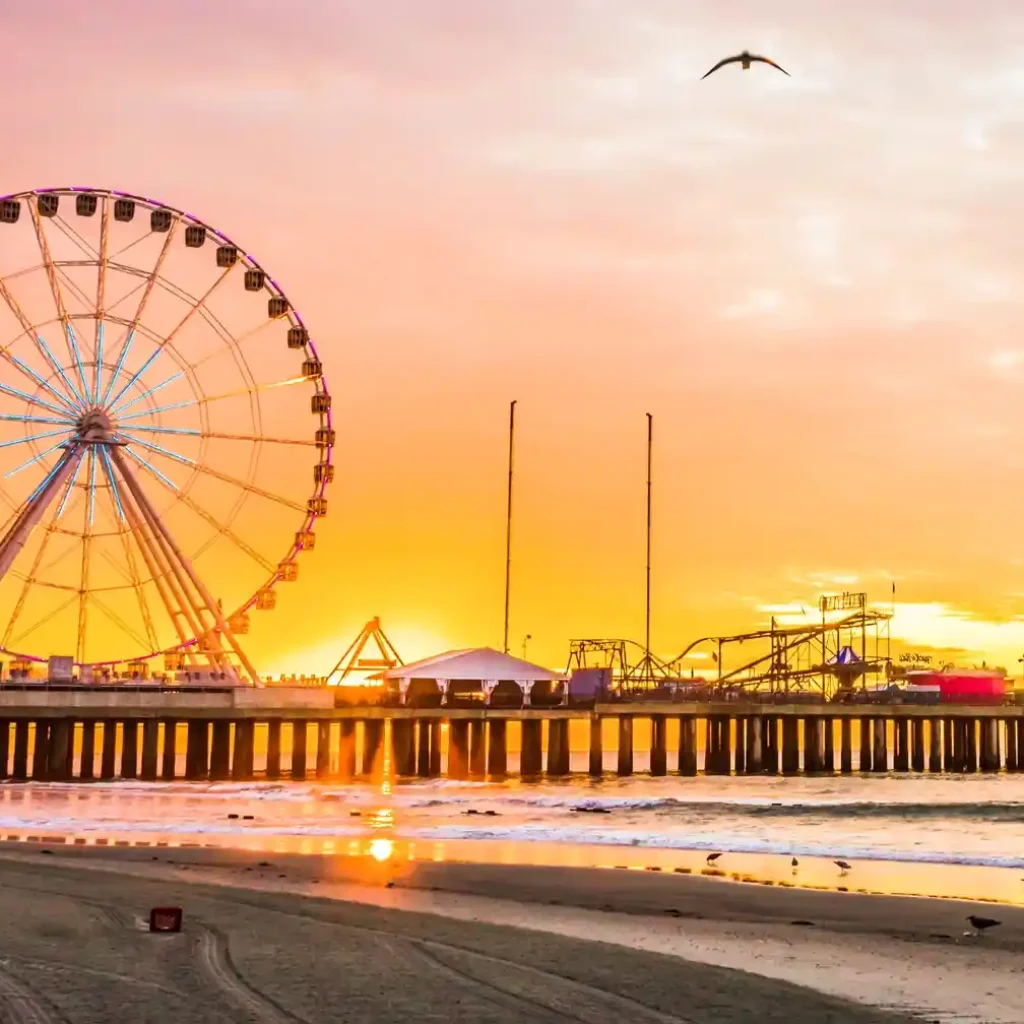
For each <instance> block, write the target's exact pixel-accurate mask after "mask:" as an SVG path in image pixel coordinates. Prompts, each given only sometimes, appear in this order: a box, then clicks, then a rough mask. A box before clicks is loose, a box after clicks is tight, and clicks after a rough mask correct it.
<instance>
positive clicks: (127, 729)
mask: <svg viewBox="0 0 1024 1024" xmlns="http://www.w3.org/2000/svg"><path fill="white" fill-rule="evenodd" d="M138 777H139V723H138V722H137V721H135V720H134V719H129V720H128V721H125V722H122V723H121V778H122V779H137V778H138Z"/></svg>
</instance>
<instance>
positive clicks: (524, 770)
mask: <svg viewBox="0 0 1024 1024" xmlns="http://www.w3.org/2000/svg"><path fill="white" fill-rule="evenodd" d="M543 724H544V723H543V722H542V721H541V719H539V718H526V719H523V723H522V732H523V735H522V742H521V744H520V747H521V749H520V752H519V775H520V777H521V778H524V779H535V778H537V777H538V776H539V775H541V773H542V772H543V768H544V761H543V741H542V736H541V726H542V725H543Z"/></svg>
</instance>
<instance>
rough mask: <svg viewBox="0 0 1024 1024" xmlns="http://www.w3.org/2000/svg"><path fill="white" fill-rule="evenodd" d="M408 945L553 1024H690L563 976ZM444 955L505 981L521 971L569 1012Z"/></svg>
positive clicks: (424, 943) (423, 943) (443, 948)
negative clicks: (612, 1023)
mask: <svg viewBox="0 0 1024 1024" xmlns="http://www.w3.org/2000/svg"><path fill="white" fill-rule="evenodd" d="M411 945H413V947H414V948H415V949H416V950H417V951H418V952H419V953H420V954H421V955H423V956H424V958H425V959H427V960H428V961H429V962H430V963H431V964H432V965H434V966H435V968H437V967H440V968H442V969H444V970H446V971H448V972H451V973H453V974H455V975H457V976H458V977H459V978H460V979H462V980H463V981H470V982H475V983H476V984H477V985H480V986H483V987H484V988H486V989H489V990H491V991H492V992H496V993H504V994H505V995H507V996H509V997H511V998H513V999H516V1000H519V1001H520V1002H521V1003H526V1004H527V1005H529V1006H531V1007H534V1008H540V1009H542V1010H544V1011H545V1012H546V1013H547V1014H549V1015H555V1016H553V1017H552V1019H554V1020H561V1021H577V1022H579V1024H604V1022H605V1021H607V1020H609V1019H620V1020H628V1021H630V1022H631V1024H693V1022H692V1021H690V1019H689V1018H686V1017H677V1016H675V1015H673V1014H669V1013H663V1012H661V1011H660V1010H655V1009H652V1008H651V1007H649V1006H645V1005H644V1004H643V1003H640V1002H637V1001H636V1000H635V999H630V998H629V997H628V996H622V995H619V994H618V993H616V992H609V991H607V990H606V989H602V988H598V987H596V986H595V985H588V984H586V983H585V982H582V981H576V980H575V979H573V978H567V977H566V976H565V975H563V974H556V973H554V972H552V971H545V970H542V969H541V968H538V967H533V966H530V965H528V964H522V963H517V962H515V961H513V960H505V959H504V958H501V957H493V956H488V955H487V954H485V953H478V952H476V951H475V950H467V949H461V948H459V947H458V946H451V945H448V944H447V943H443V942H433V941H431V940H429V939H418V940H411ZM438 954H441V955H438ZM444 954H447V955H448V956H451V955H452V954H456V955H457V956H459V957H460V958H462V959H465V960H467V961H469V963H472V962H473V961H474V960H476V961H479V962H482V963H486V964H491V965H493V966H495V967H500V968H502V969H503V971H504V972H505V974H504V976H505V977H508V974H509V969H510V968H511V971H512V972H513V973H514V972H515V971H520V972H522V973H523V974H524V975H526V976H528V977H533V978H536V979H537V980H538V981H543V982H544V983H545V984H546V985H547V986H548V987H549V988H553V989H554V990H555V991H557V990H558V989H559V988H560V989H561V990H562V992H563V993H564V995H565V997H566V999H565V1002H566V1003H567V1004H568V1005H569V1006H571V1007H572V1009H568V1008H565V1009H563V1008H561V1007H557V1006H554V1005H552V1004H551V1003H548V1002H543V1001H540V1000H537V999H535V998H533V997H530V996H524V995H522V994H521V993H519V992H516V991H515V989H514V988H513V987H512V986H510V985H506V984H499V983H498V982H495V981H493V980H489V979H488V980H484V979H483V978H479V977H477V976H476V975H475V974H473V973H471V972H470V971H467V970H465V969H463V968H459V967H456V966H454V965H453V964H452V963H451V962H450V961H448V960H445V959H442V956H443V955H444Z"/></svg>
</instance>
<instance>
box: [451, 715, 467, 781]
mask: <svg viewBox="0 0 1024 1024" xmlns="http://www.w3.org/2000/svg"><path fill="white" fill-rule="evenodd" d="M448 778H449V779H454V780H456V781H461V780H463V779H468V778H469V722H467V721H466V719H464V718H452V719H449V720H448Z"/></svg>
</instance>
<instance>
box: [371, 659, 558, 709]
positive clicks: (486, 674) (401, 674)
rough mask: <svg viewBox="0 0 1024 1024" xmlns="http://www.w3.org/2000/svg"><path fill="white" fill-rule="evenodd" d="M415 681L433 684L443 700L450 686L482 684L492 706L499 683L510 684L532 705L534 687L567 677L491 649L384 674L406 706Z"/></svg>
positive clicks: (486, 697) (405, 667)
mask: <svg viewBox="0 0 1024 1024" xmlns="http://www.w3.org/2000/svg"><path fill="white" fill-rule="evenodd" d="M414 679H417V680H432V681H433V682H435V683H436V684H437V688H438V690H439V691H440V693H441V694H442V696H444V697H447V693H448V686H449V684H450V683H452V682H467V681H468V682H479V684H480V689H481V690H482V691H483V695H484V703H490V699H491V694H492V693H493V692H494V690H495V689H496V688H497V686H498V684H499V683H504V682H511V683H515V684H516V685H517V686H518V687H519V689H520V690H521V691H522V694H523V703H524V704H529V703H530V691H531V690H532V689H533V686H534V684H535V683H539V682H544V683H556V682H561V681H562V680H564V679H565V675H564V674H563V673H561V672H552V671H551V670H550V669H547V668H544V667H543V666H542V665H534V664H532V663H531V662H529V661H523V659H522V658H513V657H512V655H510V654H502V653H501V652H500V651H495V650H494V649H492V648H490V647H471V648H466V649H463V650H459V651H448V652H446V653H445V654H436V655H434V656H433V657H431V658H423V659H421V660H420V661H414V662H412V663H411V664H409V665H399V666H396V667H395V668H392V669H388V671H387V672H385V673H384V680H385V683H390V684H391V685H392V686H393V685H395V684H396V683H397V685H398V692H399V694H400V695H401V699H402V703H403V704H404V703H405V700H406V697H407V695H408V692H409V685H410V683H412V681H413V680H414Z"/></svg>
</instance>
